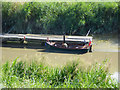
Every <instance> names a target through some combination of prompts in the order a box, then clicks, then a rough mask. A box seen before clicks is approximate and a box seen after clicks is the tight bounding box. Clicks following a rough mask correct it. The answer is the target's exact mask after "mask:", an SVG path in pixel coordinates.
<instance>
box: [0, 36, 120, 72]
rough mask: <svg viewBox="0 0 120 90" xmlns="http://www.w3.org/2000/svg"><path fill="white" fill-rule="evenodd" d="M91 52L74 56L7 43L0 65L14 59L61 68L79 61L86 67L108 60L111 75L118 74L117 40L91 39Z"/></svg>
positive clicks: (4, 45)
mask: <svg viewBox="0 0 120 90" xmlns="http://www.w3.org/2000/svg"><path fill="white" fill-rule="evenodd" d="M92 44H93V52H92V53H89V52H88V53H85V54H76V53H69V52H64V51H63V52H58V51H48V50H46V49H45V47H44V46H41V45H40V44H29V43H28V44H27V45H24V44H20V43H19V42H18V43H13V42H7V43H6V44H5V43H4V44H2V47H0V49H1V53H2V54H1V57H2V58H1V59H2V63H1V64H3V63H5V62H6V61H10V62H12V61H13V60H14V59H15V58H17V57H19V58H18V60H22V61H27V62H31V61H32V60H36V61H38V62H39V61H42V62H44V63H45V64H46V65H49V66H52V67H61V66H63V65H65V64H66V63H68V62H69V61H79V65H81V66H83V67H88V66H90V65H92V64H95V63H96V62H98V63H102V62H103V61H104V60H106V59H108V68H109V71H110V72H111V73H114V72H118V51H119V50H120V47H119V46H118V42H117V39H112V40H109V39H107V40H105V39H99V38H97V39H93V43H92Z"/></svg>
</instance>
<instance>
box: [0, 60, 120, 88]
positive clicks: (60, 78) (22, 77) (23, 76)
mask: <svg viewBox="0 0 120 90" xmlns="http://www.w3.org/2000/svg"><path fill="white" fill-rule="evenodd" d="M106 63H107V60H105V61H103V62H102V63H101V64H98V63H96V64H94V65H92V66H90V67H89V68H87V69H86V68H83V67H81V66H78V65H79V64H80V63H79V62H76V61H72V62H68V63H67V64H66V65H64V66H63V67H62V68H58V67H56V68H52V67H48V66H46V65H44V63H43V62H40V63H38V62H35V61H33V62H32V63H30V64H28V63H26V62H23V61H18V58H16V59H15V60H13V61H12V64H10V63H9V62H6V63H5V64H3V65H2V78H0V79H1V82H2V84H3V85H4V87H6V88H118V83H116V82H115V81H114V80H113V79H112V78H111V74H110V73H109V72H108V69H107V67H106Z"/></svg>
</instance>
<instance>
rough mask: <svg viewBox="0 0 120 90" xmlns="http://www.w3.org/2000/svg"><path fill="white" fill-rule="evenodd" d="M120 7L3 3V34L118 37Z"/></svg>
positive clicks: (100, 4)
mask: <svg viewBox="0 0 120 90" xmlns="http://www.w3.org/2000/svg"><path fill="white" fill-rule="evenodd" d="M118 7H119V3H117V2H102V3H101V2H25V3H23V2H22V3H20V2H2V27H3V33H7V32H9V31H10V33H37V34H40V33H41V34H63V33H66V34H69V35H85V34H86V33H87V31H88V30H89V29H91V34H101V33H102V34H104V33H108V32H111V33H114V32H117V30H118V28H119V24H118V15H119V8H118Z"/></svg>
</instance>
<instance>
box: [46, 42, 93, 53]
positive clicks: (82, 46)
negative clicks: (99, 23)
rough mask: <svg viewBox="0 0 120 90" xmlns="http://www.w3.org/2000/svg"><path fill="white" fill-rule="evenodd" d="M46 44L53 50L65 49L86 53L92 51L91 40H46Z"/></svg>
mask: <svg viewBox="0 0 120 90" xmlns="http://www.w3.org/2000/svg"><path fill="white" fill-rule="evenodd" d="M46 46H47V48H49V49H54V50H65V51H77V52H80V53H87V52H88V51H89V52H92V45H91V41H89V42H79V43H75V42H72V43H70V42H65V41H63V42H53V41H49V40H47V41H46Z"/></svg>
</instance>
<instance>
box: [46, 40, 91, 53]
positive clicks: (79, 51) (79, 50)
mask: <svg viewBox="0 0 120 90" xmlns="http://www.w3.org/2000/svg"><path fill="white" fill-rule="evenodd" d="M45 46H46V47H47V49H51V50H60V51H70V52H77V53H87V52H88V51H89V48H86V49H67V48H58V47H54V46H52V45H50V44H48V43H47V42H46V43H45Z"/></svg>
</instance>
